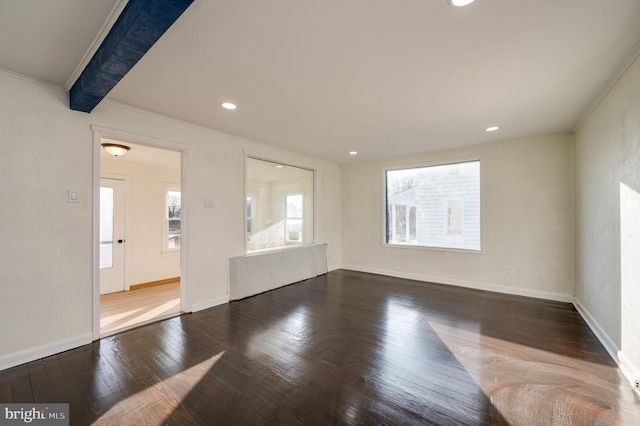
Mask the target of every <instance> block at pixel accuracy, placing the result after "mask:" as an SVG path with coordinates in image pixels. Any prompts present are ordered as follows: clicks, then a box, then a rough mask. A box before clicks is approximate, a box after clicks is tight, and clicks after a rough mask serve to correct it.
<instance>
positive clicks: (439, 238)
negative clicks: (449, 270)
mask: <svg viewBox="0 0 640 426" xmlns="http://www.w3.org/2000/svg"><path fill="white" fill-rule="evenodd" d="M385 182H386V186H385V191H386V219H385V223H386V243H387V244H390V245H394V244H396V245H413V246H422V247H433V248H453V249H463V250H480V249H481V230H480V205H481V203H480V161H479V160H473V161H466V162H459V163H452V164H439V165H434V166H424V167H416V168H407V169H398V170H387V171H386V172H385Z"/></svg>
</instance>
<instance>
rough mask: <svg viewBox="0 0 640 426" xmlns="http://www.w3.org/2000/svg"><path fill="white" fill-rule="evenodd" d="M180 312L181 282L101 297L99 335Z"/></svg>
mask: <svg viewBox="0 0 640 426" xmlns="http://www.w3.org/2000/svg"><path fill="white" fill-rule="evenodd" d="M179 312H180V281H176V282H173V283H168V284H162V285H157V286H153V287H146V288H141V289H138V290H132V291H121V292H119V293H110V294H103V295H101V296H100V334H105V333H110V332H112V331H114V330H119V329H122V328H128V327H131V326H134V325H136V324H140V323H144V322H148V321H151V320H154V319H157V318H163V317H166V316H167V315H171V314H177V313H179Z"/></svg>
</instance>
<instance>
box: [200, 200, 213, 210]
mask: <svg viewBox="0 0 640 426" xmlns="http://www.w3.org/2000/svg"><path fill="white" fill-rule="evenodd" d="M202 207H204V208H205V209H212V208H213V200H212V199H211V198H205V199H204V200H202Z"/></svg>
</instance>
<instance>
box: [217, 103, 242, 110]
mask: <svg viewBox="0 0 640 426" xmlns="http://www.w3.org/2000/svg"><path fill="white" fill-rule="evenodd" d="M220 105H222V108H224V109H236V108H238V106H237V105H236V104H232V103H231V102H223V103H221V104H220Z"/></svg>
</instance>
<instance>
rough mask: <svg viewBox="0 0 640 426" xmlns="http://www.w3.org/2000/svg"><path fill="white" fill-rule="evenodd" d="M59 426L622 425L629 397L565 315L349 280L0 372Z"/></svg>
mask: <svg viewBox="0 0 640 426" xmlns="http://www.w3.org/2000/svg"><path fill="white" fill-rule="evenodd" d="M0 402H23V403H26V402H47V403H54V402H64V403H69V404H70V414H71V424H73V425H88V424H93V423H95V424H113V425H133V424H136V425H142V424H151V425H155V424H157V425H160V424H173V425H186V424H194V425H195V424H198V425H213V424H219V425H243V424H247V425H259V424H278V425H280V424H283V425H286V424H292V425H297V424H310V425H333V424H391V425H408V424H420V425H423V424H437V425H464V424H468V425H478V424H492V425H501V424H513V425H527V426H530V425H597V424H601V425H617V424H621V425H625V424H629V425H632V424H636V425H637V424H639V420H638V419H640V401H638V399H636V398H635V397H634V393H633V391H632V390H631V387H630V385H629V384H628V382H627V381H626V380H625V379H624V378H623V376H622V375H621V373H620V372H619V371H618V369H617V368H616V365H615V363H614V362H613V361H612V359H611V358H610V357H609V355H608V354H607V352H606V351H605V349H604V348H603V347H602V345H601V344H600V343H599V342H598V340H597V339H596V337H595V336H594V335H593V333H592V332H591V331H590V330H589V328H588V327H587V325H586V324H585V323H584V322H583V320H582V319H581V318H580V316H579V315H578V313H577V312H576V311H575V309H574V308H573V306H572V305H570V304H566V303H559V302H550V301H544V300H538V299H530V298H524V297H517V296H509V295H501V294H495V293H488V292H482V291H475V290H469V289H462V288H456V287H449V286H442V285H433V284H425V283H419V282H414V281H409V280H402V279H396V278H389V277H383V276H378V275H370V274H364V273H357V272H350V271H336V272H331V273H329V274H328V275H325V276H321V277H318V278H315V279H312V280H308V281H304V282H301V283H298V284H294V285H291V286H288V287H285V288H281V289H278V290H274V291H271V292H268V293H264V294H261V295H258V296H255V297H252V298H249V299H246V300H242V301H238V302H233V303H230V304H228V305H223V306H219V307H216V308H212V309H208V310H206V311H201V312H198V313H195V314H191V315H183V316H181V317H177V318H173V319H169V320H166V321H162V322H159V323H155V324H151V325H147V326H144V327H141V328H138V329H134V330H130V331H127V332H124V333H122V334H119V335H115V336H111V337H108V338H106V339H103V340H101V341H98V342H95V343H94V344H91V345H87V346H84V347H82V348H78V349H75V350H71V351H68V352H65V353H61V354H58V355H54V356H51V357H48V358H45V359H42V360H38V361H34V362H30V363H28V364H25V365H22V366H18V367H15V368H12V369H9V370H5V371H2V372H0Z"/></svg>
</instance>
